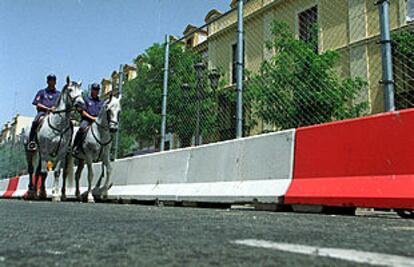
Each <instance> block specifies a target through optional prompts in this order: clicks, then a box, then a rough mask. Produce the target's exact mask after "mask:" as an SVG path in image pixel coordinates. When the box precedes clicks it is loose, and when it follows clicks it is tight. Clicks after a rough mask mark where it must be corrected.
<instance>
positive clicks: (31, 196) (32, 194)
mask: <svg viewBox="0 0 414 267" xmlns="http://www.w3.org/2000/svg"><path fill="white" fill-rule="evenodd" d="M35 198H36V192H35V191H34V190H29V191H27V195H26V197H25V199H26V200H34V199H35Z"/></svg>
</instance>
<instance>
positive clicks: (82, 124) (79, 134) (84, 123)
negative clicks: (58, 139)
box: [73, 120, 92, 147]
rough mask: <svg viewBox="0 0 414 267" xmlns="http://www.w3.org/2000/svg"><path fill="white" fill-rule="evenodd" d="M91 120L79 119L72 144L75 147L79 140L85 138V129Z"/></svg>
mask: <svg viewBox="0 0 414 267" xmlns="http://www.w3.org/2000/svg"><path fill="white" fill-rule="evenodd" d="M91 124H92V122H91V121H89V120H81V122H80V125H79V130H78V132H77V133H76V136H75V140H74V141H73V145H74V146H75V147H78V146H79V145H80V142H82V140H83V139H84V138H85V133H86V129H87V128H88V127H89V125H91Z"/></svg>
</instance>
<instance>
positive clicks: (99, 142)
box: [91, 110, 118, 148]
mask: <svg viewBox="0 0 414 267" xmlns="http://www.w3.org/2000/svg"><path fill="white" fill-rule="evenodd" d="M109 112H110V111H109V110H107V111H106V121H107V123H108V125H110V124H111V123H113V124H118V122H117V121H115V120H112V119H111V118H110V117H111V116H109ZM93 123H95V124H96V125H97V126H98V128H102V129H104V130H106V131H109V126H104V125H102V124H100V123H98V122H97V121H94V122H93ZM91 132H92V136H93V138H94V139H95V140H96V142H97V143H98V144H99V145H101V147H102V148H103V147H105V146H107V145H109V144H110V143H111V142H112V140H113V136H112V134H111V135H110V136H111V137H110V138H109V140H108V141H106V142H102V141H101V140H99V138H98V137H97V136H96V134H95V132H94V130H93V127H91Z"/></svg>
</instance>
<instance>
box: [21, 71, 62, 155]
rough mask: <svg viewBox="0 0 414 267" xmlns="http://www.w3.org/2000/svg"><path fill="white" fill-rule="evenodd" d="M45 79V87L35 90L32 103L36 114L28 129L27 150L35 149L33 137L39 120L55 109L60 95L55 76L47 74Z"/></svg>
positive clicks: (34, 137)
mask: <svg viewBox="0 0 414 267" xmlns="http://www.w3.org/2000/svg"><path fill="white" fill-rule="evenodd" d="M46 81H47V87H46V88H45V89H42V90H39V91H38V92H37V94H36V96H35V98H34V100H33V103H32V104H33V105H34V106H36V109H37V115H36V117H35V119H34V120H33V123H32V127H31V129H30V135H29V144H28V146H27V149H28V150H29V151H35V150H36V149H37V145H36V141H35V139H36V131H37V128H38V126H39V124H40V121H41V119H42V118H43V117H44V116H46V114H48V113H50V112H54V111H56V104H57V101H58V99H59V97H60V92H59V91H58V90H57V89H56V76H55V75H54V74H49V75H48V76H47V78H46Z"/></svg>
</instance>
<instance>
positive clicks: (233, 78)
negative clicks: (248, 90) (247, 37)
mask: <svg viewBox="0 0 414 267" xmlns="http://www.w3.org/2000/svg"><path fill="white" fill-rule="evenodd" d="M244 48H245V46H244V41H243V64H244V62H245V58H244V57H245V55H244V51H245V49H244ZM231 49H232V69H231V83H232V84H235V83H236V81H237V44H233V45H232V46H231ZM243 79H244V77H243Z"/></svg>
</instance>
